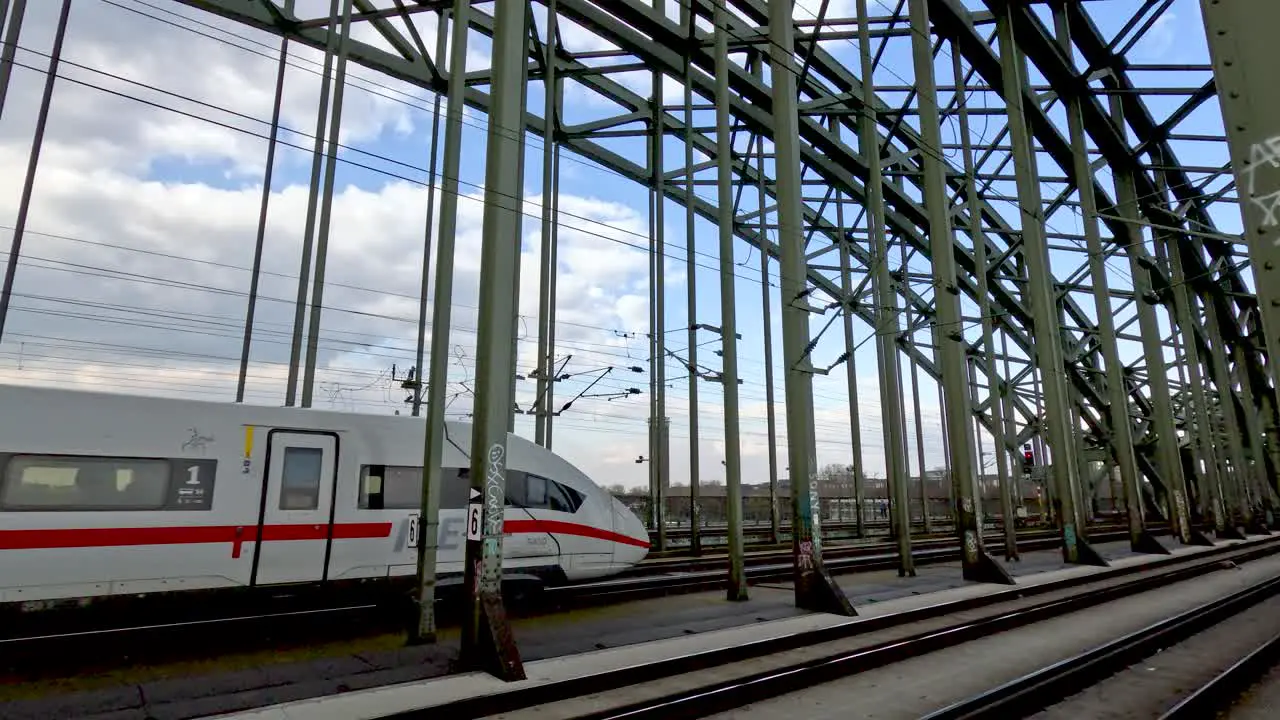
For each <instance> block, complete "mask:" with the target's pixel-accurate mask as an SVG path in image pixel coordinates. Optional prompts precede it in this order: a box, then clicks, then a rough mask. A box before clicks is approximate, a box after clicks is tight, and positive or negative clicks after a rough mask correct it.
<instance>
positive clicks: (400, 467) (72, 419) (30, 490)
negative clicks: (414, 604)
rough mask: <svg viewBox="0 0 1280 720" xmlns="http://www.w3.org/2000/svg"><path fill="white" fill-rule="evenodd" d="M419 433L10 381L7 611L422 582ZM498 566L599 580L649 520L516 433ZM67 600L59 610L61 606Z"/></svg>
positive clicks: (0, 529)
mask: <svg viewBox="0 0 1280 720" xmlns="http://www.w3.org/2000/svg"><path fill="white" fill-rule="evenodd" d="M423 430H424V428H423V421H422V420H421V419H417V418H407V417H396V416H375V415H366V414H353V413H340V412H330V411H320V410H303V409H298V408H273V407H261V406H252V405H238V404H231V403H213V402H193V401H188V400H172V399H162V398H149V397H136V396H129V395H116V394H106V393H88V392H78V391H69V390H61V389H46V388H33V387H20V386H12V385H0V604H3V605H7V606H9V607H13V606H12V605H9V603H22V604H23V605H24V606H27V607H39V606H41V605H45V604H46V603H40V602H37V603H35V604H34V605H27V603H29V602H30V601H58V600H70V599H90V598H95V599H96V598H104V597H110V596H137V595H145V594H150V593H171V592H174V591H199V590H205V591H208V590H216V589H220V588H245V587H269V586H280V585H294V586H296V585H297V584H308V585H319V584H323V583H341V581H362V580H370V579H381V578H397V577H400V578H402V579H409V578H410V577H411V576H413V575H414V574H415V573H416V569H417V568H416V563H417V550H416V548H415V547H414V545H415V544H416V539H415V538H414V536H415V535H416V531H417V527H418V524H417V518H418V506H419V493H420V491H421V483H422V438H423ZM446 434H447V437H448V440H449V441H448V442H446V443H445V449H444V460H443V463H442V464H443V466H444V467H445V468H446V470H445V473H444V475H445V481H444V483H443V484H442V486H441V495H440V507H441V510H440V531H439V536H438V538H439V555H438V559H437V564H436V569H437V573H438V575H439V576H440V577H441V578H442V579H443V580H444V581H445V582H446V583H447V582H448V581H449V580H450V579H451V578H453V579H456V578H457V577H458V576H460V575H461V573H462V570H463V552H464V548H465V538H466V535H465V531H464V526H463V515H464V514H465V510H464V509H463V508H464V504H465V502H466V498H467V495H468V491H467V487H468V482H467V480H466V479H465V478H466V475H467V473H468V470H467V468H468V466H469V465H470V463H469V462H468V461H467V459H466V458H467V455H468V454H469V451H470V445H471V428H470V426H468V425H462V424H455V423H449V424H448V428H447V433H446ZM507 464H508V469H507V507H506V513H505V533H504V548H503V552H504V559H503V571H504V573H506V574H507V575H508V576H512V575H515V576H519V577H523V578H525V579H530V578H533V579H535V581H537V582H547V581H556V580H579V579H587V578H599V577H603V576H608V575H611V574H615V573H618V572H620V571H622V570H624V569H626V568H629V567H631V566H634V565H635V564H636V563H638V562H640V561H641V560H642V559H643V558H644V557H645V555H646V554H647V553H648V548H649V535H648V532H647V531H646V530H645V528H644V525H643V524H642V523H641V521H640V519H639V518H637V517H636V516H635V515H634V514H633V513H632V512H631V511H630V510H628V509H627V508H626V507H625V506H624V505H623V504H622V503H621V502H619V501H618V500H617V499H615V498H614V497H612V496H611V495H610V494H609V493H608V492H606V491H605V490H603V489H602V488H600V487H599V486H598V485H596V484H595V483H594V482H592V481H591V479H590V478H588V477H587V476H586V475H584V474H583V473H582V472H581V471H579V470H578V469H577V468H575V467H574V466H573V465H571V464H570V463H568V462H566V461H565V460H564V459H563V458H561V457H559V456H558V455H555V454H554V453H552V452H550V451H548V450H546V449H544V448H541V447H539V446H537V445H535V444H534V443H531V442H529V441H528V440H525V439H523V438H521V437H519V436H517V435H511V436H509V438H508V458H507ZM58 604H60V603H58Z"/></svg>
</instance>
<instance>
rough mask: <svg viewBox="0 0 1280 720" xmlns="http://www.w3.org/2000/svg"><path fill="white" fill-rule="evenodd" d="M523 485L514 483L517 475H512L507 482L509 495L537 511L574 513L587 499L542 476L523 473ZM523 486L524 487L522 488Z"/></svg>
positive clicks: (520, 503) (575, 491)
mask: <svg viewBox="0 0 1280 720" xmlns="http://www.w3.org/2000/svg"><path fill="white" fill-rule="evenodd" d="M521 474H523V475H524V482H523V483H519V482H516V483H512V479H513V478H512V477H511V476H514V475H515V473H510V474H509V476H508V481H507V494H508V495H509V496H515V497H516V498H517V504H519V505H521V506H523V507H526V508H531V509H535V510H555V511H556V512H566V513H574V512H577V511H578V508H580V507H582V502H583V500H584V499H585V497H584V496H583V495H582V493H580V492H578V491H577V490H574V489H573V488H570V487H566V486H564V485H561V484H560V483H558V482H556V481H555V480H548V479H547V478H544V477H542V476H541V475H534V474H533V473H527V474H525V473H521ZM521 485H523V487H521Z"/></svg>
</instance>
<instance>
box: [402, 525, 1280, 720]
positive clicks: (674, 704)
mask: <svg viewBox="0 0 1280 720" xmlns="http://www.w3.org/2000/svg"><path fill="white" fill-rule="evenodd" d="M1277 552H1280V537H1276V538H1269V539H1267V540H1263V541H1258V542H1254V543H1251V544H1249V545H1247V546H1244V547H1241V546H1240V544H1238V543H1234V544H1232V545H1227V546H1220V547H1218V548H1215V549H1212V550H1206V551H1202V552H1200V553H1197V554H1196V555H1193V556H1190V557H1187V556H1176V555H1175V556H1165V557H1163V558H1161V559H1159V560H1155V561H1153V562H1151V563H1148V564H1145V565H1140V566H1129V567H1119V568H1110V569H1107V570H1102V571H1100V572H1098V573H1096V574H1091V575H1082V576H1075V577H1070V578H1064V579H1062V580H1059V581H1054V582H1049V583H1044V584H1042V585H1037V586H1026V587H1014V588H1011V589H1008V590H1002V591H999V592H996V593H993V594H991V595H987V596H984V597H978V598H969V599H965V600H958V601H953V602H945V603H937V604H934V605H929V606H926V607H922V608H917V609H914V610H909V611H905V612H901V613H894V614H891V615H884V616H878V617H867V618H863V619H858V620H849V621H847V622H843V623H841V624H839V625H835V626H832V627H827V628H821V629H817V630H809V631H802V632H797V633H793V634H791V635H786V636H782V637H777V638H769V639H763V640H756V641H751V642H747V643H744V644H740V645H735V646H733V647H727V648H719V649H714V650H707V651H702V652H696V653H691V654H689V655H685V656H681V657H676V658H671V659H668V660H662V661H658V662H653V663H645V664H641V665H634V666H630V667H625V668H621V669H618V670H612V671H606V672H601V673H597V674H593V675H589V676H584V677H579V678H575V679H572V680H564V681H558V682H549V683H542V684H537V685H532V686H528V687H522V688H519V689H515V690H509V691H506V692H501V693H497V694H493V695H486V696H480V697H469V698H465V699H461V700H456V701H452V702H448V703H443V704H440V705H436V706H433V707H428V708H420V709H414V710H407V711H400V712H391V713H387V714H384V715H379V716H377V717H379V718H383V719H391V718H395V719H396V720H409V719H410V718H413V719H417V718H424V719H425V718H434V717H448V718H458V719H461V718H482V717H488V716H491V715H497V714H500V713H505V712H512V711H515V710H520V709H525V708H530V707H535V706H538V705H544V704H548V703H554V702H557V701H561V700H566V699H569V698H574V697H580V696H583V695H588V694H593V693H601V692H604V691H607V690H613V689H616V688H620V687H628V686H633V685H638V684H640V683H645V682H654V681H658V680H663V679H666V678H670V677H674V676H677V675H681V674H685V673H690V672H695V671H698V670H704V669H706V668H710V667H720V666H726V665H732V664H734V663H740V662H745V661H747V660H751V659H753V658H759V657H764V656H767V655H772V654H777V653H781V652H785V651H788V650H794V649H797V648H803V647H810V646H814V645H818V644H821V643H827V642H832V641H836V640H841V639H845V638H849V637H853V636H855V635H859V634H863V633H868V632H873V631H876V630H883V629H885V628H889V627H898V626H903V625H907V624H910V623H913V622H919V621H922V620H927V619H931V618H937V617H942V616H946V615H949V614H953V613H957V612H962V611H966V610H972V609H975V608H981V607H986V606H990V605H994V604H996V603H1000V602H1010V601H1014V600H1020V599H1023V598H1026V597H1031V596H1036V595H1043V594H1047V593H1050V592H1054V591H1061V590H1065V589H1072V588H1074V589H1076V592H1073V593H1071V594H1070V596H1069V597H1066V598H1059V599H1054V600H1048V601H1045V602H1042V603H1039V604H1036V605H1033V606H1031V607H1028V608H1023V609H1020V610H1016V611H1010V612H1004V613H999V614H996V615H994V616H990V617H987V618H984V619H981V620H974V621H965V622H961V623H958V624H955V625H951V626H949V627H946V628H943V629H940V630H933V631H929V632H924V633H920V634H918V635H915V636H912V637H909V638H905V639H901V640H896V641H892V642H887V643H881V644H878V645H874V646H871V647H867V648H862V649H859V650H856V651H851V652H850V651H846V652H843V653H838V654H834V655H831V656H828V657H825V658H821V659H818V660H811V661H807V662H803V663H797V664H795V665H792V666H789V667H785V668H781V669H778V670H772V671H768V672H764V673H757V674H753V675H749V676H747V677H744V678H741V679H738V680H733V681H726V682H722V683H716V684H712V685H708V686H705V687H702V688H698V689H695V690H692V691H683V692H678V693H672V694H669V695H666V696H664V697H661V698H658V699H655V700H649V701H644V702H638V703H634V704H631V705H627V706H624V707H619V708H614V709H609V710H601V711H594V712H591V713H587V714H583V715H580V716H576V717H574V720H603V719H604V718H653V719H654V720H657V719H659V718H660V719H661V720H674V719H675V718H692V717H703V716H706V715H709V714H714V713H717V712H722V711H725V710H730V709H733V708H736V707H740V706H742V705H745V704H747V703H750V702H756V701H759V700H762V699H766V698H770V697H777V696H779V695H785V694H788V693H791V692H794V691H795V690H798V689H801V688H804V687H808V686H810V685H815V684H820V683H823V682H829V681H831V680H834V679H838V678H840V677H844V676H847V675H849V674H852V673H856V672H860V671H862V670H866V669H870V668H872V667H878V666H881V665H884V664H888V663H891V662H895V661H897V660H901V659H905V658H907V657H913V656H916V655H919V654H921V653H923V652H927V651H931V650H937V649H941V648H943V647H948V646H951V645H955V644H959V643H961V642H966V641H969V640H973V639H977V638H980V637H985V636H986V635H988V634H990V633H992V632H999V631H1002V630H1007V629H1012V628H1014V627H1018V626H1021V625H1026V624H1030V623H1033V622H1037V621H1040V620H1044V619H1047V618H1049V617H1054V616H1057V615H1064V614H1067V613H1070V612H1074V611H1076V610H1079V609H1082V608H1085V607H1089V606H1091V605H1097V604H1101V603H1104V602H1109V601H1111V600H1116V599H1119V598H1122V597H1125V596H1128V595H1133V594H1137V593H1141V592H1146V591H1149V590H1154V589H1156V588H1159V587H1163V586H1166V585H1170V584H1173V583H1176V582H1179V581H1182V580H1187V579H1191V578H1194V577H1197V576H1199V575H1203V574H1206V573H1209V572H1213V571H1214V570H1216V569H1219V568H1221V567H1222V564H1223V562H1224V561H1226V560H1231V561H1234V562H1245V561H1248V560H1252V559H1256V558H1260V557H1265V556H1269V555H1274V554H1276V553H1277ZM1140 573H1151V574H1145V575H1141V576H1140V577H1138V578H1136V579H1133V580H1128V581H1122V582H1120V583H1118V584H1115V585H1112V586H1103V587H1095V586H1097V585H1099V584H1102V583H1106V582H1113V581H1115V580H1117V579H1120V578H1126V577H1129V576H1132V575H1137V574H1140Z"/></svg>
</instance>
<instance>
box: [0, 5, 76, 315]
mask: <svg viewBox="0 0 1280 720" xmlns="http://www.w3.org/2000/svg"><path fill="white" fill-rule="evenodd" d="M13 14H14V19H13V20H12V23H13V25H12V28H11V30H12V34H13V36H14V40H15V43H16V40H17V36H18V30H19V29H20V26H21V25H22V13H21V12H20V8H17V7H15V8H14V13H13ZM70 17H71V0H62V9H61V11H59V13H58V25H57V29H56V30H54V34H53V48H52V49H51V50H50V51H49V70H48V72H47V73H45V78H44V92H43V94H42V95H41V97H40V109H39V110H38V111H37V113H36V128H35V132H34V133H33V135H32V139H31V151H30V154H29V155H27V173H26V175H25V176H24V177H23V181H22V198H21V199H20V200H19V201H18V217H17V220H15V221H14V223H13V239H12V240H11V241H10V242H9V258H8V260H7V262H6V263H5V269H4V289H3V290H0V340H2V339H3V338H4V325H5V320H6V319H7V318H8V317H9V299H10V298H11V297H12V296H13V280H14V276H15V275H16V274H17V272H18V258H19V257H21V255H22V235H23V233H24V232H25V231H26V229H27V213H28V212H30V210H31V194H32V192H33V191H34V190H35V182H36V168H37V167H39V165H40V149H41V148H42V147H43V146H44V131H45V127H47V125H48V122H49V108H50V106H51V105H52V104H53V84H54V81H56V80H57V77H58V65H59V64H60V63H61V61H62V43H63V40H65V39H66V37H67V21H68V20H69V19H70ZM9 47H12V46H9ZM12 60H13V58H12V56H10V57H9V61H10V62H12Z"/></svg>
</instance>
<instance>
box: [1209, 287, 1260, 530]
mask: <svg viewBox="0 0 1280 720" xmlns="http://www.w3.org/2000/svg"><path fill="white" fill-rule="evenodd" d="M1210 309H1212V308H1210ZM1231 353H1232V355H1233V356H1234V357H1235V365H1236V368H1237V370H1238V371H1239V382H1240V405H1241V406H1242V407H1243V409H1244V413H1243V415H1244V426H1245V431H1244V433H1242V434H1241V437H1242V438H1244V442H1245V445H1246V447H1247V449H1248V451H1249V457H1248V458H1247V459H1246V461H1247V462H1248V463H1251V464H1246V466H1245V467H1244V472H1245V473H1246V475H1247V476H1248V482H1249V485H1250V487H1251V488H1253V492H1254V504H1253V527H1252V528H1251V529H1252V530H1254V531H1255V532H1264V533H1265V532H1266V531H1267V521H1266V517H1267V510H1268V509H1269V508H1270V507H1271V491H1270V490H1269V488H1268V485H1269V483H1268V482H1267V464H1266V461H1265V459H1264V457H1263V455H1264V451H1263V448H1262V440H1263V433H1262V423H1261V421H1260V420H1259V418H1258V415H1259V412H1258V410H1259V408H1258V405H1257V403H1255V402H1254V399H1253V388H1252V387H1251V383H1250V382H1249V378H1248V376H1247V375H1246V374H1245V368H1246V367H1247V366H1246V365H1245V359H1244V348H1243V347H1242V346H1240V345H1235V346H1234V347H1232V348H1231Z"/></svg>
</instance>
